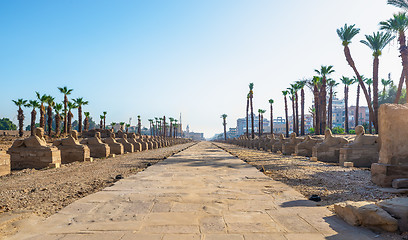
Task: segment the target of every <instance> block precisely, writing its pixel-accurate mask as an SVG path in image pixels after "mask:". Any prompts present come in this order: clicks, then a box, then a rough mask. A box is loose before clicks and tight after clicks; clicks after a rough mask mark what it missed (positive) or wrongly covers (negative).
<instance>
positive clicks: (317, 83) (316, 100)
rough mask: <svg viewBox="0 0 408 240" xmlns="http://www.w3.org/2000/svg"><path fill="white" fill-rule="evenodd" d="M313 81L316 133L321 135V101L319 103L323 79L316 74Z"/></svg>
mask: <svg viewBox="0 0 408 240" xmlns="http://www.w3.org/2000/svg"><path fill="white" fill-rule="evenodd" d="M312 83H313V97H314V105H315V106H314V109H315V121H314V122H315V126H314V129H315V134H316V135H319V134H320V116H319V108H320V103H319V88H320V87H321V79H320V77H318V76H314V77H313V79H312Z"/></svg>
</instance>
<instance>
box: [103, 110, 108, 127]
mask: <svg viewBox="0 0 408 240" xmlns="http://www.w3.org/2000/svg"><path fill="white" fill-rule="evenodd" d="M106 114H108V112H106V111H104V112H103V129H106Z"/></svg>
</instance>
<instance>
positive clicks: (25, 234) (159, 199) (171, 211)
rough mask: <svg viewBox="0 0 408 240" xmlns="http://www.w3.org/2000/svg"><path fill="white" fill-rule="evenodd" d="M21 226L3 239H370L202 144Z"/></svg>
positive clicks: (252, 169)
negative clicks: (9, 237) (8, 237)
mask: <svg viewBox="0 0 408 240" xmlns="http://www.w3.org/2000/svg"><path fill="white" fill-rule="evenodd" d="M21 228H22V231H20V232H19V233H18V234H17V235H15V236H13V237H12V238H11V239H33V240H34V239H36V240H37V239H38V240H48V239H63V240H69V239H95V240H103V239H114V240H119V239H121V240H130V239H132V240H138V239H141V240H172V239H174V240H184V239H186V240H187V239H188V240H195V239H197V240H223V239H225V240H227V239H228V240H273V239H279V240H291V239H301V240H307V239H313V240H319V239H342V240H344V239H359V240H363V239H378V238H375V234H374V233H372V232H370V231H368V230H365V229H363V228H356V227H352V226H349V225H347V224H346V223H344V222H343V221H342V220H340V219H339V218H337V217H336V216H333V214H332V213H331V212H330V211H329V210H327V209H326V208H325V207H319V206H316V204H315V203H314V202H311V201H308V200H306V199H305V198H304V197H303V196H302V195H301V194H300V193H298V192H296V191H295V190H293V189H292V188H290V187H288V186H287V185H285V184H283V183H280V182H277V181H274V180H272V179H270V178H268V177H266V176H265V175H264V174H262V173H261V172H259V171H258V170H257V169H256V168H254V167H252V166H250V165H248V164H246V163H244V162H243V161H241V160H239V159H238V158H235V157H233V156H231V155H230V154H228V153H226V152H224V151H222V150H220V149H218V148H217V147H216V146H214V145H213V144H211V143H209V142H201V143H199V144H197V145H195V146H193V147H191V148H189V149H187V150H185V151H183V152H181V153H178V154H176V155H174V156H172V157H170V158H168V159H166V160H165V161H163V162H160V163H158V164H156V165H154V166H152V167H149V168H148V169H146V170H145V171H144V172H141V173H138V174H136V175H134V176H132V177H129V178H126V179H123V180H121V181H119V182H117V183H116V184H115V185H114V186H112V187H108V188H106V189H104V190H103V191H100V192H98V193H95V194H92V195H89V196H87V197H85V198H83V199H81V200H78V201H76V202H74V203H73V204H71V205H69V206H68V207H66V208H64V209H63V210H61V211H60V212H59V213H57V214H55V215H53V216H51V217H50V218H48V219H46V220H45V221H43V222H40V223H38V224H26V226H22V227H21Z"/></svg>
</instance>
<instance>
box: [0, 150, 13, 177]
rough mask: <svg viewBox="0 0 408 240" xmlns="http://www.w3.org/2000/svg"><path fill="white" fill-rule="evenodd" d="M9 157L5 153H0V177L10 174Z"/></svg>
mask: <svg viewBox="0 0 408 240" xmlns="http://www.w3.org/2000/svg"><path fill="white" fill-rule="evenodd" d="M10 170H11V166H10V155H8V154H7V153H6V152H5V151H0V176H4V175H7V174H10Z"/></svg>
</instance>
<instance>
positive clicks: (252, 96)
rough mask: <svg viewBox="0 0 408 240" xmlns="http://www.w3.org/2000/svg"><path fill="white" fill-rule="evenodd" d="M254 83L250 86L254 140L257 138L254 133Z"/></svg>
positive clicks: (252, 134)
mask: <svg viewBox="0 0 408 240" xmlns="http://www.w3.org/2000/svg"><path fill="white" fill-rule="evenodd" d="M253 90H254V83H250V84H249V103H250V105H251V128H252V133H251V136H252V139H254V138H255V132H254V106H253V102H252V100H253V98H254V91H253Z"/></svg>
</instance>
